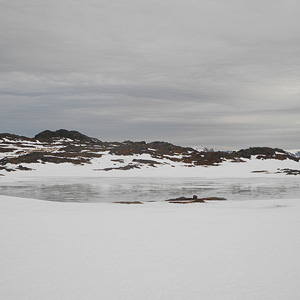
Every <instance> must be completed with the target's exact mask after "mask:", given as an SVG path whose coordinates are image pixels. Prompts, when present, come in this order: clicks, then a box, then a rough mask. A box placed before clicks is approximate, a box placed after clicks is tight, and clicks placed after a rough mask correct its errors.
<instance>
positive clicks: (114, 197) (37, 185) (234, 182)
mask: <svg viewBox="0 0 300 300" xmlns="http://www.w3.org/2000/svg"><path fill="white" fill-rule="evenodd" d="M0 195H8V196H17V197H25V198H35V199H41V200H50V201H62V202H114V201H137V200H139V201H164V200H166V199H169V198H177V197H180V196H185V197H191V196H192V195H197V196H198V197H210V196H219V197H226V198H227V199H228V200H247V199H258V200H259V199H273V198H276V199H295V198H299V195H300V180H299V178H298V177H290V176H287V177H285V178H274V177H273V178H241V179H239V178H219V179H207V178H95V177H93V178H92V177H82V178H78V177H77V178H75V177H63V178H37V179H31V180H26V181H20V180H19V181H14V182H9V183H7V182H2V183H1V181H0Z"/></svg>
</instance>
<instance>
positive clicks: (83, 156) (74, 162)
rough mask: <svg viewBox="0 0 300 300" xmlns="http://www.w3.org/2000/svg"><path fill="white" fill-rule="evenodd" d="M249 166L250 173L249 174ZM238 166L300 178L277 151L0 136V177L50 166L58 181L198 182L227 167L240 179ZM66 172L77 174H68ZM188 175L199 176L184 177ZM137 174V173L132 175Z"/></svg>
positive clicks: (60, 135) (72, 134)
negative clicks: (166, 178) (145, 177)
mask: <svg viewBox="0 0 300 300" xmlns="http://www.w3.org/2000/svg"><path fill="white" fill-rule="evenodd" d="M266 162H267V163H266ZM249 163H250V165H251V164H252V165H253V167H250V168H249ZM237 164H238V165H244V166H246V165H247V166H248V167H247V171H248V173H249V174H250V173H256V174H258V173H260V174H262V173H265V174H267V173H270V172H272V173H278V174H279V173H283V174H287V175H299V174H300V171H299V169H300V166H299V157H297V155H295V154H294V153H289V152H287V151H284V150H282V149H279V148H269V147H251V148H248V149H241V150H239V151H232V152H223V151H213V150H209V151H207V150H206V149H201V148H192V147H182V146H177V145H173V144H171V143H168V142H160V141H155V142H150V143H146V142H144V141H141V142H133V141H124V142H104V141H101V140H99V139H96V138H92V137H88V136H86V135H84V134H82V133H80V132H78V131H69V130H65V129H60V130H57V131H50V130H46V131H43V132H41V133H39V134H37V135H36V136H35V137H34V138H29V137H24V136H18V135H14V134H9V133H3V134H0V174H1V175H2V176H3V175H7V174H8V173H14V172H18V173H19V172H22V173H24V172H25V171H36V170H39V169H41V168H42V169H44V171H45V172H46V169H45V168H46V167H45V166H51V172H52V173H51V174H58V175H59V174H63V173H64V172H63V170H62V167H63V166H64V167H67V168H68V170H71V169H73V171H70V172H71V174H72V172H73V174H75V173H76V172H77V173H78V172H79V169H80V171H81V172H83V171H84V172H83V173H84V174H85V175H92V173H93V174H95V173H98V174H99V171H102V172H101V173H103V172H104V173H106V176H109V175H111V174H116V172H115V171H127V172H128V171H130V170H135V172H134V173H132V174H134V175H138V176H139V174H142V172H141V171H142V170H146V169H151V170H152V171H155V173H156V174H158V175H159V173H160V172H161V173H162V174H167V173H168V172H169V173H170V174H171V173H174V172H175V173H178V175H180V174H181V173H182V172H183V173H184V174H189V173H190V174H191V175H193V176H197V173H198V175H199V176H202V174H203V175H204V176H205V172H204V173H203V172H202V171H203V170H204V169H207V168H209V167H222V166H223V167H224V165H226V166H227V169H226V172H230V173H231V175H238V174H235V170H236V169H237V168H236V165H237ZM58 165H59V167H58ZM54 166H56V167H54ZM70 166H73V167H77V168H70ZM266 166H272V168H271V169H272V170H271V169H270V168H269V169H265V167H266ZM78 167H81V168H79V169H78ZM251 168H252V169H251ZM274 168H275V169H274ZM48 169H49V170H50V168H48ZM187 169H195V170H197V171H195V170H193V171H187ZM223 169H224V168H223ZM138 170H139V171H140V172H136V171H138ZM166 170H168V172H166ZM183 170H184V171H183ZM218 170H221V168H220V169H219V168H214V172H215V173H218ZM74 172H75V173H74ZM117 173H118V174H120V175H121V176H122V174H124V172H121V173H120V172H117ZM148 173H149V172H148ZM152 173H153V172H152ZM183 173H182V174H183ZM153 174H154V173H153Z"/></svg>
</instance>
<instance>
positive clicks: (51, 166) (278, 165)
mask: <svg viewBox="0 0 300 300" xmlns="http://www.w3.org/2000/svg"><path fill="white" fill-rule="evenodd" d="M134 159H145V160H147V159H152V160H153V158H152V157H151V156H150V155H148V154H142V155H129V156H118V155H110V154H106V155H104V156H103V157H101V158H94V159H93V160H92V161H91V164H85V165H74V164H71V163H60V164H55V163H47V164H42V163H30V164H26V163H22V166H23V167H28V168H31V169H33V171H20V170H17V171H15V172H5V171H2V172H3V175H4V174H5V176H1V177H0V180H1V181H2V182H3V181H9V180H10V178H22V179H24V178H32V177H45V176H47V177H51V176H53V177H58V176H59V177H60V176H62V177H64V176H77V177H85V176H86V177H87V176H88V177H155V178H157V177H176V178H178V177H206V178H219V177H238V178H240V177H244V178H245V177H258V176H260V177H270V176H275V177H278V176H283V177H284V176H286V175H285V174H277V172H278V169H285V168H289V169H300V163H299V162H297V161H294V160H290V159H286V160H277V159H266V160H262V159H257V158H255V157H252V158H251V159H245V162H240V163H237V162H231V161H224V162H223V163H222V164H220V165H219V166H186V165H185V164H184V163H182V162H173V161H170V160H168V159H162V160H159V162H160V163H162V164H161V165H158V166H157V167H150V166H146V165H141V166H140V168H139V169H131V170H110V171H105V170H103V169H105V168H109V167H110V168H111V167H120V166H121V167H122V166H125V165H127V164H128V163H130V162H131V161H133V160H134ZM118 160H121V161H124V162H122V163H120V162H117V161H118ZM7 167H8V168H10V167H12V168H13V167H15V166H14V165H11V164H7ZM257 171H265V172H262V173H252V172H257ZM0 173H1V172H0Z"/></svg>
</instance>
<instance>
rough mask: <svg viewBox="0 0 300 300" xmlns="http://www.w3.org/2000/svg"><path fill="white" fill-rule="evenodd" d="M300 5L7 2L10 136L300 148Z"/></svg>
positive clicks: (4, 63)
mask: <svg viewBox="0 0 300 300" xmlns="http://www.w3.org/2000/svg"><path fill="white" fill-rule="evenodd" d="M299 16H300V1H299V0H185V1H183V0H180V1H179V0H127V1H124V0H119V1H114V0H85V1H82V0H64V1H61V0H51V1H45V0H9V1H7V0H0V51H1V52H0V105H1V107H0V132H10V133H16V134H21V135H26V136H34V135H35V134H36V133H38V132H40V131H42V130H45V129H50V130H56V129H60V128H65V129H70V130H71V129H73V130H78V131H80V132H82V133H85V134H87V135H89V136H94V137H97V138H99V139H101V140H104V141H123V140H127V139H131V140H146V141H149V142H150V141H153V140H164V141H169V142H172V143H175V144H179V145H187V146H206V147H212V148H215V149H240V148H245V147H249V146H271V147H275V146H276V147H280V148H285V149H293V148H300V144H299V135H300V131H299V125H300V17H299Z"/></svg>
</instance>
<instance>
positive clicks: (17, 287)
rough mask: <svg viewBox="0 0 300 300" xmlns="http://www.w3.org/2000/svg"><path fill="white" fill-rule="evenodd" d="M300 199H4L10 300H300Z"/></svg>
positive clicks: (1, 263)
mask: <svg viewBox="0 0 300 300" xmlns="http://www.w3.org/2000/svg"><path fill="white" fill-rule="evenodd" d="M299 213H300V200H272V201H270V200H267V201H240V202H238V201H226V202H218V203H216V202H215V203H206V204H193V205H172V204H168V203H147V204H144V205H128V206H127V205H120V204H110V203H102V204H95V203H89V204H79V203H59V202H47V201H39V200H31V199H21V198H13V197H7V196H0V214H1V215H0V240H1V260H0V279H1V280H0V282H1V287H0V290H1V298H2V299H5V300H19V299H30V300H40V299H43V300H57V299H64V300H67V299H70V300H77V299H78V300H79V299H80V300H82V299H88V300H93V299H95V300H96V299H97V300H98V299H101V300H120V299H130V300H135V299H136V300H141V299H143V300H157V299H168V300H169V299H172V300H177V299H178V300H179V299H180V300H182V299H189V300H196V299H197V300H199V299H201V300H221V299H222V300H226V299H228V300H234V299H238V300H240V299H243V300H245V299H249V300H253V299H255V300H258V299H263V300H267V299H272V300H275V299H278V300H282V299H289V300H296V299H300V288H299V282H300V272H299V269H300V251H299V250H300V240H299V229H300V218H299Z"/></svg>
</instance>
